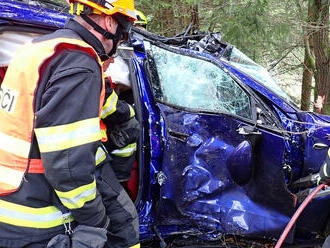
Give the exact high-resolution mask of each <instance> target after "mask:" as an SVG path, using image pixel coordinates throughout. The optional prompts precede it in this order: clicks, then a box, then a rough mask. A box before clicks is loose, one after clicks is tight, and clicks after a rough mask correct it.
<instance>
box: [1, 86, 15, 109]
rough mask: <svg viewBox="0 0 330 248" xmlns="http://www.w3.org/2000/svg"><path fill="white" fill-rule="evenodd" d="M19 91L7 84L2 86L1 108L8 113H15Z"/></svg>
mask: <svg viewBox="0 0 330 248" xmlns="http://www.w3.org/2000/svg"><path fill="white" fill-rule="evenodd" d="M17 97H18V92H17V91H15V90H12V89H9V88H7V87H5V86H1V87H0V109H1V110H3V111H6V112H8V113H11V114H12V113H14V111H15V107H16V102H17Z"/></svg>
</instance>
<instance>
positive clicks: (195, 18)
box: [191, 4, 199, 30]
mask: <svg viewBox="0 0 330 248" xmlns="http://www.w3.org/2000/svg"><path fill="white" fill-rule="evenodd" d="M191 22H192V23H193V30H199V15H198V5H197V4H194V5H193V6H192V7H191Z"/></svg>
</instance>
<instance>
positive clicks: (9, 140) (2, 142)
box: [0, 132, 31, 158]
mask: <svg viewBox="0 0 330 248" xmlns="http://www.w3.org/2000/svg"><path fill="white" fill-rule="evenodd" d="M30 146H31V144H30V143H29V142H27V141H24V140H21V139H18V138H15V137H12V136H8V135H6V134H4V133H1V132H0V149H1V150H4V151H6V152H9V153H12V154H14V155H17V156H20V157H23V158H28V156H29V152H30Z"/></svg>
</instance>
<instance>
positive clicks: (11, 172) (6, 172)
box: [0, 166, 24, 189]
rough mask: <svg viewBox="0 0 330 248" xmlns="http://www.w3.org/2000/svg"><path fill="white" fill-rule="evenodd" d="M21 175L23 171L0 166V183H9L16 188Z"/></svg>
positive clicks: (20, 180) (19, 182)
mask: <svg viewBox="0 0 330 248" xmlns="http://www.w3.org/2000/svg"><path fill="white" fill-rule="evenodd" d="M23 176H24V171H20V170H15V169H11V168H8V167H4V166H0V183H6V184H9V185H11V186H13V188H15V189H16V188H18V187H19V185H20V184H21V182H22V178H23Z"/></svg>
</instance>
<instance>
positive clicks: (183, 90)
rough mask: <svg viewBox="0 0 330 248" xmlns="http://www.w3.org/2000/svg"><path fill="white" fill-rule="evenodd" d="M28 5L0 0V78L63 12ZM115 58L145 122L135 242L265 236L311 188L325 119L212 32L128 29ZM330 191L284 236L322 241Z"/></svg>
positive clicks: (328, 139) (327, 126)
mask: <svg viewBox="0 0 330 248" xmlns="http://www.w3.org/2000/svg"><path fill="white" fill-rule="evenodd" d="M25 2H26V1H25ZM31 3H33V4H26V3H24V2H19V1H10V0H0V5H1V10H0V82H1V81H2V79H3V77H4V75H5V72H6V68H7V66H8V63H9V62H10V60H11V58H12V56H13V54H14V53H15V51H16V50H17V48H18V47H20V46H21V44H23V43H25V42H28V41H30V40H31V39H33V38H35V37H38V36H40V35H42V34H46V33H49V32H52V31H54V30H56V29H58V28H61V27H63V26H64V23H65V20H66V19H67V18H68V17H69V15H68V14H66V11H65V10H63V8H61V7H60V6H57V5H56V4H52V3H49V2H47V3H45V2H42V1H40V2H39V1H31ZM118 54H119V55H120V56H122V58H123V59H124V60H125V61H126V62H127V63H128V65H129V69H130V81H131V84H132V88H131V90H129V91H128V92H126V95H125V96H121V95H119V97H120V98H124V97H125V98H127V99H131V100H132V101H133V102H132V103H134V105H135V108H136V113H137V118H138V120H139V122H140V124H141V126H142V130H141V135H140V139H139V146H138V150H137V156H136V166H135V167H134V170H135V171H134V173H132V179H131V183H130V185H131V187H133V188H130V189H129V190H131V191H134V192H135V194H133V195H132V198H133V200H134V201H135V204H136V207H137V210H138V212H139V217H140V238H141V241H142V242H144V243H146V244H148V243H149V244H150V243H151V242H153V241H155V240H156V241H157V242H159V241H160V243H159V244H160V246H161V247H165V243H167V244H172V247H173V246H178V247H192V246H194V247H211V246H210V245H214V246H212V247H219V245H222V244H223V242H224V241H225V242H227V244H229V245H230V244H232V243H233V245H235V242H236V241H235V240H237V239H240V240H244V242H248V241H249V240H253V241H254V242H255V241H256V240H258V242H260V243H261V244H266V243H270V244H273V243H274V242H275V241H276V239H278V238H279V236H280V234H281V232H282V231H283V229H284V228H285V226H286V224H287V223H288V222H289V220H290V218H291V217H292V215H293V213H294V212H295V210H296V209H297V208H298V207H299V205H300V204H301V203H302V201H303V200H304V199H305V198H306V196H307V195H308V194H309V192H310V191H311V190H312V189H313V188H315V187H316V179H317V173H318V171H319V168H320V166H321V164H322V162H323V161H324V159H325V157H326V155H327V151H328V149H329V146H330V116H324V115H319V114H316V113H312V112H304V111H301V110H299V108H298V107H297V106H296V105H295V104H294V103H293V102H292V101H291V100H290V98H289V97H288V96H287V95H286V93H285V92H283V91H282V90H281V88H280V87H279V85H278V84H277V83H276V82H275V81H274V79H273V78H272V77H271V76H270V74H269V73H268V72H267V70H266V69H264V68H263V67H262V66H260V65H258V64H257V63H255V62H254V61H252V60H251V59H250V58H249V57H247V56H246V55H245V54H244V53H243V52H241V51H240V50H239V49H237V48H236V47H234V46H233V45H231V44H229V43H226V42H224V41H223V40H222V39H221V35H220V34H219V33H205V34H197V35H193V36H189V35H187V34H185V33H183V34H181V35H178V36H175V37H171V38H166V37H160V36H157V35H155V34H152V33H149V32H146V31H143V30H139V29H135V28H134V29H133V31H132V36H131V46H129V47H121V48H120V49H119V52H118ZM119 55H118V56H119ZM26 59H28V58H26ZM0 90H1V89H0ZM2 94H3V92H2V91H0V104H3V105H4V104H6V102H5V101H7V100H8V99H6V97H5V96H3V95H2ZM127 94H128V95H129V97H128V96H127ZM132 185H133V186H132ZM329 199H330V194H329V192H328V190H324V191H322V192H321V193H319V194H318V195H317V196H316V197H315V199H314V200H313V201H312V202H311V203H310V204H309V205H308V206H307V208H306V209H305V210H304V212H303V214H302V215H301V216H300V218H299V219H298V222H297V223H296V225H295V226H294V229H293V231H292V232H290V234H289V236H288V238H287V242H288V243H291V244H296V246H295V247H299V245H306V243H307V242H309V243H310V244H311V246H313V244H315V245H316V244H317V243H318V240H319V239H320V238H321V239H322V237H323V236H322V235H325V233H326V232H327V231H328V230H329V228H330V222H329V221H330V219H329V213H330V212H329V207H330V200H329ZM241 242H243V241H241ZM251 242H252V241H251ZM196 244H198V245H197V246H196ZM216 245H218V246H216ZM235 247H236V246H235ZM261 247H262V246H261ZM304 247H306V246H304Z"/></svg>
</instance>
